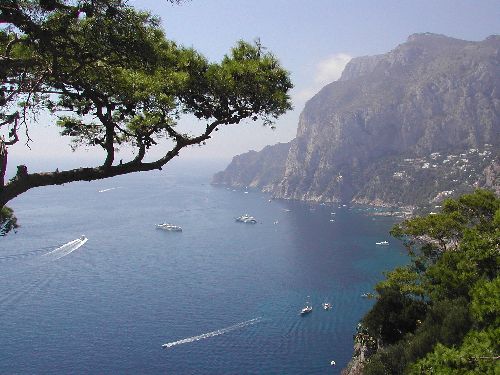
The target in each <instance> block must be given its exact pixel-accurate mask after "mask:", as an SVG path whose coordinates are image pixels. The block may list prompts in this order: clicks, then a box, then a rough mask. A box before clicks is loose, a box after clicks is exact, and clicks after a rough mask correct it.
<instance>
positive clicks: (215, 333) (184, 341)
mask: <svg viewBox="0 0 500 375" xmlns="http://www.w3.org/2000/svg"><path fill="white" fill-rule="evenodd" d="M261 320H262V317H260V316H259V317H258V318H255V319H250V320H246V321H244V322H241V323H237V324H234V325H232V326H229V327H226V328H222V329H218V330H217V331H212V332H208V333H204V334H202V335H198V336H193V337H188V338H186V339H182V340H178V341H172V342H169V343H167V344H163V345H162V347H163V348H171V347H173V346H176V345H181V344H187V343H190V342H193V341H198V340H203V339H208V338H209V337H215V336H219V335H223V334H225V333H228V332H231V331H234V330H236V329H240V328H243V327H247V326H250V325H252V324H255V323H258V322H260V321H261Z"/></svg>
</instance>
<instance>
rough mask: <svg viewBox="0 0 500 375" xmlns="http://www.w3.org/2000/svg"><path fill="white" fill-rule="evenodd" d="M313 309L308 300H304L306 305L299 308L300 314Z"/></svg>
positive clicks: (307, 312)
mask: <svg viewBox="0 0 500 375" xmlns="http://www.w3.org/2000/svg"><path fill="white" fill-rule="evenodd" d="M312 311H313V308H312V306H311V303H310V302H309V301H307V302H306V305H305V306H304V307H303V308H302V310H300V315H306V314H309V313H310V312H312Z"/></svg>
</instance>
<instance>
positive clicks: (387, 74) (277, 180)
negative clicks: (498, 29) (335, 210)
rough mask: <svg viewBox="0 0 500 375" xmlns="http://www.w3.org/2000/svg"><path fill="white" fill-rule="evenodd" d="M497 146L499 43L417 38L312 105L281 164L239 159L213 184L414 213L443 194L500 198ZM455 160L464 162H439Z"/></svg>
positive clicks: (355, 68) (351, 70)
mask: <svg viewBox="0 0 500 375" xmlns="http://www.w3.org/2000/svg"><path fill="white" fill-rule="evenodd" d="M499 142H500V37H499V36H490V37H488V38H487V39H485V40H483V41H480V42H471V41H464V40H459V39H454V38H449V37H446V36H444V35H437V34H430V33H423V34H414V35H411V36H410V37H409V38H408V41H407V42H406V43H403V44H401V45H399V46H397V47H396V48H395V49H394V50H392V51H390V52H388V53H386V54H383V55H378V56H368V57H359V58H354V59H352V60H351V61H350V62H349V63H348V64H347V66H346V68H345V70H344V72H343V73H342V76H341V78H340V80H338V81H336V82H332V83H330V84H329V85H327V86H325V87H324V88H323V89H321V90H320V91H319V92H318V93H317V94H316V95H315V96H314V97H313V98H312V99H311V100H309V101H308V102H307V103H306V105H305V107H304V109H303V111H302V113H301V115H300V119H299V126H298V129H297V135H296V138H295V139H294V140H293V141H292V142H291V143H290V145H289V150H288V154H287V156H286V157H284V156H283V155H282V154H280V156H279V157H277V156H276V154H278V153H279V152H284V151H285V149H286V147H284V146H274V147H277V148H276V149H274V148H273V147H271V148H270V149H268V148H266V149H265V150H263V151H262V152H261V154H257V153H256V154H253V153H251V154H247V155H241V156H240V157H239V159H236V160H233V162H232V163H231V165H230V166H229V167H228V169H226V171H225V175H224V177H221V176H220V175H219V177H217V178H215V179H214V180H220V179H222V180H223V181H225V182H226V183H228V184H230V185H233V186H252V184H253V186H255V187H259V188H261V189H265V190H266V191H270V192H272V194H273V195H274V196H275V197H277V198H284V199H299V200H310V201H322V202H337V201H346V202H347V201H353V202H363V203H378V204H390V205H403V204H405V205H413V204H416V203H420V202H422V201H426V202H430V201H431V200H432V199H433V198H434V197H436V196H437V195H438V194H439V192H441V191H449V190H453V191H455V192H456V193H457V194H458V193H463V192H464V190H467V188H469V189H472V188H474V187H481V186H487V187H489V188H493V189H498V177H496V176H498V168H497V169H495V168H494V167H490V166H491V165H497V164H498V155H499V152H498V150H499V147H500V144H499ZM487 145H488V146H487ZM278 149H279V151H278ZM471 149H473V150H476V151H475V152H473V153H471V154H470V155H469V154H468V152H469V150H471ZM272 150H275V151H272ZM486 150H489V151H488V152H489V154H487V155H483V156H481V157H479V156H478V153H483V152H485V151H486ZM271 151H272V152H271ZM455 154H458V155H459V154H466V156H465V157H461V158H459V160H466V161H462V162H459V163H458V164H457V160H456V159H448V161H446V162H445V160H446V158H447V157H448V156H450V155H452V156H455ZM266 155H271V156H270V158H267V157H266ZM438 155H439V156H438ZM410 159H411V160H412V162H407V161H406V160H410ZM280 160H283V161H284V162H283V163H284V164H283V165H282V166H280V165H278V163H279V161H280ZM285 160H286V161H285ZM459 160H458V161H459ZM460 163H462V164H460ZM495 163H496V164H495ZM271 174H273V175H271ZM339 176H342V178H339ZM474 184H475V185H474Z"/></svg>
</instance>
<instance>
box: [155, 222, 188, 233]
mask: <svg viewBox="0 0 500 375" xmlns="http://www.w3.org/2000/svg"><path fill="white" fill-rule="evenodd" d="M156 228H157V229H163V230H168V231H171V232H182V228H181V227H180V226H178V225H174V224H169V223H163V224H156Z"/></svg>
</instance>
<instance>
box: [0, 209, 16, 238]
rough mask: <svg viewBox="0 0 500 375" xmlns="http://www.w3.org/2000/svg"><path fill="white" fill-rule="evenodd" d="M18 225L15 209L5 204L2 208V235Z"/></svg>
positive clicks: (0, 214) (0, 230)
mask: <svg viewBox="0 0 500 375" xmlns="http://www.w3.org/2000/svg"><path fill="white" fill-rule="evenodd" d="M17 227H18V225H17V218H16V217H15V216H14V211H13V210H12V209H11V208H10V207H7V206H3V207H2V208H1V209H0V236H5V235H6V234H7V233H8V232H10V231H11V230H14V229H16V228H17Z"/></svg>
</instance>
